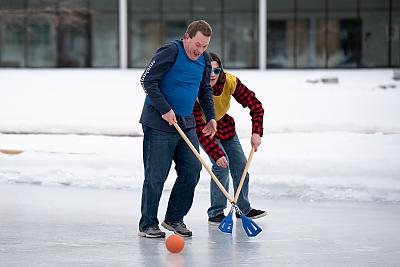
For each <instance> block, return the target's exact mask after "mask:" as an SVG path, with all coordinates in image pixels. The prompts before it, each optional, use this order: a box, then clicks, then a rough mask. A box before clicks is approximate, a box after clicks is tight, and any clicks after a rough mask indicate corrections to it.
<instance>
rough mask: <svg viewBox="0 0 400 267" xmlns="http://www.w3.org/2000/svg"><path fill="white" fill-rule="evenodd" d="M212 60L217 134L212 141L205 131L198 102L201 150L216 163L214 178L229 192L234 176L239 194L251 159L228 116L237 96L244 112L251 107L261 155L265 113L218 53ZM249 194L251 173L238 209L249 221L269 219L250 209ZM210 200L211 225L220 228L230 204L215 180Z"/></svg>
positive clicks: (255, 140)
mask: <svg viewBox="0 0 400 267" xmlns="http://www.w3.org/2000/svg"><path fill="white" fill-rule="evenodd" d="M210 56H211V65H212V71H211V76H210V84H211V86H212V88H213V94H214V108H215V113H216V119H217V133H216V134H215V136H214V137H213V138H210V137H209V136H208V134H207V131H203V129H204V127H205V121H204V119H205V117H204V114H203V112H202V109H201V107H200V105H199V103H198V102H197V101H196V103H195V106H194V108H193V114H194V116H195V119H196V133H197V136H198V137H199V141H200V144H201V146H202V147H203V149H204V150H205V151H206V152H207V154H208V156H209V157H210V160H211V162H212V163H213V166H212V170H213V172H214V174H215V175H216V176H217V177H218V179H219V181H220V182H221V183H222V185H223V186H224V187H225V189H226V190H227V191H228V190H229V172H230V173H231V176H232V179H233V187H234V190H235V192H236V189H237V187H238V186H239V182H240V178H241V176H242V172H243V170H244V167H245V165H246V162H247V159H246V156H245V155H244V153H243V149H242V146H241V144H240V141H239V138H238V135H237V134H236V129H235V121H234V119H233V118H232V117H231V116H229V115H228V114H227V113H226V112H227V111H228V109H229V106H230V100H231V99H232V96H233V98H234V99H235V100H236V101H237V102H238V103H239V104H241V105H242V106H243V107H244V108H245V107H248V108H249V109H250V115H251V121H252V136H251V145H252V146H253V147H254V148H255V151H257V148H258V146H259V145H260V144H261V136H262V134H263V116H264V109H263V107H262V104H261V102H260V101H259V100H258V99H257V98H256V96H255V94H254V92H253V91H251V90H249V89H248V88H247V87H246V86H245V85H244V84H242V83H241V81H240V80H239V79H238V78H237V77H235V76H234V75H233V74H231V73H229V72H225V71H224V70H223V68H222V62H221V59H220V58H219V57H218V56H217V55H216V54H215V53H210ZM228 162H229V163H228ZM248 191H249V174H248V173H247V177H246V180H245V183H244V184H243V188H242V191H241V194H240V196H239V199H238V201H237V205H238V206H239V208H240V210H241V211H242V212H243V214H245V215H246V216H247V217H249V218H253V219H255V218H259V217H263V216H265V215H266V212H265V211H263V210H257V209H253V208H252V207H251V206H250V202H249V198H248ZM210 198H211V207H210V208H209V209H208V211H207V213H208V218H209V219H208V222H209V223H210V224H219V223H220V222H221V221H222V220H223V219H224V218H225V215H224V209H225V208H226V202H227V200H226V198H225V196H224V195H223V193H222V192H221V191H220V189H219V188H218V186H217V185H216V184H215V182H214V181H212V180H211V183H210Z"/></svg>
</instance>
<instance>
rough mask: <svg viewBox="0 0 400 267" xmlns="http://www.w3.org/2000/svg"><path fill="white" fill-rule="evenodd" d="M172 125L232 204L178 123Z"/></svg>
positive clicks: (229, 198)
mask: <svg viewBox="0 0 400 267" xmlns="http://www.w3.org/2000/svg"><path fill="white" fill-rule="evenodd" d="M173 125H174V126H175V128H176V130H177V131H178V133H179V134H180V135H181V136H182V138H183V140H185V142H186V144H187V145H188V146H189V148H190V150H192V152H193V154H194V155H195V156H196V158H197V159H198V160H199V161H200V162H201V164H202V165H203V166H204V168H206V170H207V172H208V173H209V174H210V175H211V178H212V179H213V180H214V182H215V183H216V184H217V186H218V188H219V189H220V190H221V191H222V193H223V194H224V195H225V197H226V198H227V199H228V200H229V202H231V203H232V202H233V199H232V198H231V196H230V195H229V194H228V192H227V191H226V190H225V188H224V186H223V185H222V184H221V182H220V181H219V180H218V178H217V177H216V176H215V174H214V173H213V172H212V170H211V168H210V166H208V164H207V163H206V162H205V161H204V160H203V159H202V158H201V156H200V154H199V152H197V150H196V148H195V147H194V146H193V145H192V142H190V140H189V138H187V136H186V134H185V133H184V132H183V131H182V129H181V127H179V125H178V123H176V122H174V124H173Z"/></svg>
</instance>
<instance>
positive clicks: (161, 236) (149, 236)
mask: <svg viewBox="0 0 400 267" xmlns="http://www.w3.org/2000/svg"><path fill="white" fill-rule="evenodd" d="M138 236H141V237H146V238H164V237H165V233H164V234H160V235H149V234H146V233H145V232H139V233H138Z"/></svg>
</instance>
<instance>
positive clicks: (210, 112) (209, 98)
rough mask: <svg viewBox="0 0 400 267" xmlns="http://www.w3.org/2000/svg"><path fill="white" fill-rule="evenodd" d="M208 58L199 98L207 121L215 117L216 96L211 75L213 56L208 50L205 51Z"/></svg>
mask: <svg viewBox="0 0 400 267" xmlns="http://www.w3.org/2000/svg"><path fill="white" fill-rule="evenodd" d="M204 57H205V59H206V68H205V70H204V72H203V78H202V80H201V83H200V88H199V94H198V99H199V103H200V106H201V108H202V109H203V112H204V115H205V116H206V121H207V123H208V122H209V121H210V120H212V119H214V120H215V111H214V96H213V89H212V88H211V85H210V75H211V68H212V67H211V58H210V56H209V54H208V53H207V52H205V53H204Z"/></svg>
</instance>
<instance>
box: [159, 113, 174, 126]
mask: <svg viewBox="0 0 400 267" xmlns="http://www.w3.org/2000/svg"><path fill="white" fill-rule="evenodd" d="M161 117H162V118H163V119H164V120H165V121H167V122H168V123H169V125H172V124H174V122H176V117H175V112H174V111H173V110H172V109H171V110H170V111H168V112H167V113H165V114H163V115H161Z"/></svg>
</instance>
